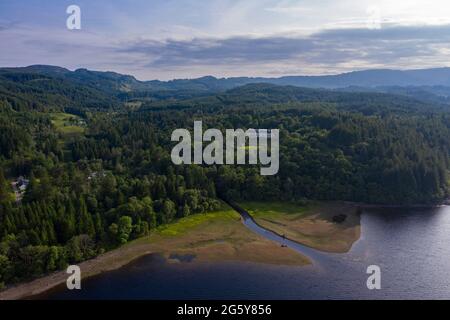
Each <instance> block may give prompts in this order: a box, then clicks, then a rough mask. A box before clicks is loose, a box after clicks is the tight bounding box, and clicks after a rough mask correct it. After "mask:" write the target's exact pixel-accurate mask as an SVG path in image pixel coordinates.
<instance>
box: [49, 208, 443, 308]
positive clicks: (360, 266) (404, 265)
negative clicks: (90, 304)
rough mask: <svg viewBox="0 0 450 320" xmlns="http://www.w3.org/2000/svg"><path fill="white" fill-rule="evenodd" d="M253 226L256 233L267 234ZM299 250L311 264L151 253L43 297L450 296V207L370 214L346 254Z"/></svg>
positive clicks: (292, 297) (255, 297) (274, 297)
mask: <svg viewBox="0 0 450 320" xmlns="http://www.w3.org/2000/svg"><path fill="white" fill-rule="evenodd" d="M247 222H248V221H246V225H247V226H248V227H250V228H251V229H252V230H253V231H255V232H257V233H261V232H264V231H263V230H255V227H254V226H251V225H249V224H248V223H247ZM263 235H264V234H263ZM265 236H267V235H265ZM272 240H274V241H279V240H280V239H277V238H274V239H272ZM288 245H289V246H291V244H288ZM294 249H296V250H299V251H301V252H303V253H304V254H306V255H308V256H309V257H310V258H311V259H312V260H313V261H314V264H313V265H311V266H306V267H289V266H273V265H263V264H252V263H238V262H233V263H230V262H227V263H214V264H212V263H211V264H199V263H196V262H195V259H192V258H191V257H188V259H180V262H179V263H167V262H166V261H165V260H164V259H163V258H161V257H160V256H158V255H149V256H146V257H143V258H140V259H138V260H137V261H135V262H133V263H132V264H130V265H128V266H126V267H124V268H121V269H119V270H116V271H112V272H108V273H104V274H102V275H99V276H96V277H94V278H92V279H87V280H85V281H83V282H82V290H74V291H68V290H67V289H64V288H61V289H57V290H53V291H52V292H50V293H48V294H46V295H45V296H43V297H45V298H50V299H330V298H331V299H345V298H352V299H387V298H392V299H403V298H412V299H444V298H446V299H450V207H442V208H438V209H433V210H426V211H425V210H420V211H419V210H407V209H396V210H389V212H388V211H386V210H383V211H380V210H379V211H378V212H375V211H369V212H364V213H363V214H362V216H361V238H360V240H358V241H357V242H356V243H355V244H354V245H353V247H352V249H351V250H350V252H348V253H345V254H324V253H320V252H317V251H315V250H311V249H308V248H305V247H303V246H300V247H299V248H294ZM302 250H303V251H302ZM369 265H378V266H380V268H381V290H369V289H367V286H366V281H367V277H368V276H369V275H368V274H366V269H367V266H369Z"/></svg>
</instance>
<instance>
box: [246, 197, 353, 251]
mask: <svg viewBox="0 0 450 320" xmlns="http://www.w3.org/2000/svg"><path fill="white" fill-rule="evenodd" d="M240 205H241V206H242V207H243V208H245V209H246V210H247V211H248V212H249V213H250V214H251V215H252V216H253V218H254V219H255V221H256V222H257V223H258V224H260V225H261V226H263V227H265V228H267V229H269V230H272V231H274V232H276V233H278V234H280V235H283V234H284V235H285V236H286V237H288V238H290V239H292V240H295V241H297V242H299V243H302V244H305V245H308V246H310V247H313V248H316V249H319V250H322V251H328V252H347V251H348V250H349V249H350V248H351V246H352V244H353V243H354V242H355V241H356V240H358V239H359V236H360V224H359V215H358V214H357V210H356V208H355V207H354V206H352V205H348V204H344V203H341V202H330V203H308V204H306V205H299V204H295V203H286V202H243V203H240ZM339 214H344V215H345V216H346V219H345V221H344V222H342V223H335V222H333V217H334V216H336V215H339Z"/></svg>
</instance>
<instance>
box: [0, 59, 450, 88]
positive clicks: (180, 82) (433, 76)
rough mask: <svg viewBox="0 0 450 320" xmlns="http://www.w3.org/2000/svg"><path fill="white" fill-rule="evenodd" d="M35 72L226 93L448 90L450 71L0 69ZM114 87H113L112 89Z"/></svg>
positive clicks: (93, 81)
mask: <svg viewBox="0 0 450 320" xmlns="http://www.w3.org/2000/svg"><path fill="white" fill-rule="evenodd" d="M5 70H8V71H21V72H35V73H41V74H46V75H51V76H58V77H63V78H69V79H73V80H83V81H88V82H90V83H91V84H94V85H98V86H101V85H102V84H105V83H108V84H109V87H115V88H117V89H120V90H123V91H127V90H130V89H133V90H145V89H147V90H148V89H153V90H162V89H166V90H188V89H189V90H226V89H231V88H234V87H238V86H242V85H245V84H249V83H271V84H278V85H292V86H300V87H309V88H329V89H334V88H345V87H351V86H359V87H379V86H385V87H386V86H402V87H404V86H450V68H434V69H417V70H390V69H374V70H363V71H354V72H349V73H342V74H337V75H326V76H285V77H279V78H263V77H232V78H215V77H212V76H205V77H201V78H196V79H176V80H170V81H159V80H151V81H139V80H137V79H136V78H134V77H133V76H130V75H122V74H119V73H115V72H100V71H90V70H87V69H77V70H75V71H70V70H68V69H65V68H61V67H55V66H45V65H33V66H29V67H23V68H0V71H5ZM112 84H114V85H112Z"/></svg>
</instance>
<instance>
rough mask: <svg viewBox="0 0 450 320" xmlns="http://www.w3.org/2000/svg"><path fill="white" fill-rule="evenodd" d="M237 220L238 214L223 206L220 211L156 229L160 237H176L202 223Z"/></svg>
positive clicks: (190, 217)
mask: <svg viewBox="0 0 450 320" xmlns="http://www.w3.org/2000/svg"><path fill="white" fill-rule="evenodd" d="M236 220H239V214H238V213H236V212H235V211H233V210H231V208H226V207H225V206H224V207H223V208H221V210H218V211H214V212H208V213H204V214H196V215H192V216H189V217H185V218H182V219H179V220H178V221H176V222H175V223H171V224H168V225H164V226H161V227H159V228H158V231H157V232H158V233H159V234H160V235H162V236H177V235H182V234H185V233H186V232H189V231H190V230H192V229H193V228H194V227H197V226H199V225H201V224H204V223H211V222H223V223H226V222H229V221H236Z"/></svg>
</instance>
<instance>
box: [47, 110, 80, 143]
mask: <svg viewBox="0 0 450 320" xmlns="http://www.w3.org/2000/svg"><path fill="white" fill-rule="evenodd" d="M50 118H51V121H52V124H53V125H54V126H55V128H56V130H57V131H58V132H59V133H61V134H62V135H63V136H64V137H65V138H67V137H72V136H77V135H81V134H83V133H84V130H85V123H84V120H83V119H82V118H80V117H78V116H76V115H73V114H69V113H63V112H55V113H52V114H51V115H50Z"/></svg>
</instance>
